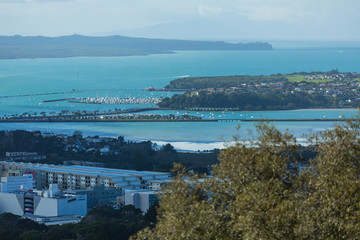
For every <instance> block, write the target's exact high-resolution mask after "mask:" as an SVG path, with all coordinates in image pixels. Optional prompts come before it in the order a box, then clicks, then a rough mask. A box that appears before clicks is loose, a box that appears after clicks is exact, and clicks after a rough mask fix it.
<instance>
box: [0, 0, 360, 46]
mask: <svg viewBox="0 0 360 240" xmlns="http://www.w3.org/2000/svg"><path fill="white" fill-rule="evenodd" d="M359 12H360V0H0V35H15V34H19V35H44V36H60V35H70V34H74V33H77V34H83V35H109V34H127V35H133V36H145V37H159V38H182V39H219V40H231V39H234V40H236V39H258V40H269V39H315V40H316V39H320V40H360V31H359V24H360V14H359Z"/></svg>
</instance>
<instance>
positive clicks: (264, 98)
mask: <svg viewBox="0 0 360 240" xmlns="http://www.w3.org/2000/svg"><path fill="white" fill-rule="evenodd" d="M354 104H355V103H354ZM159 106H160V107H164V108H173V109H187V108H193V107H202V108H203V107H205V108H236V109H237V110H239V111H255V110H291V109H299V108H320V107H323V108H331V107H338V103H337V101H336V99H335V98H326V97H324V96H323V95H320V94H308V93H305V92H301V93H294V94H281V93H279V92H277V91H271V90H269V91H266V92H264V93H262V94H253V93H236V92H234V93H230V94H227V93H224V92H217V93H207V92H205V91H201V92H199V94H198V95H192V94H191V93H185V94H176V95H174V96H173V97H171V98H164V100H163V101H162V102H160V103H159Z"/></svg>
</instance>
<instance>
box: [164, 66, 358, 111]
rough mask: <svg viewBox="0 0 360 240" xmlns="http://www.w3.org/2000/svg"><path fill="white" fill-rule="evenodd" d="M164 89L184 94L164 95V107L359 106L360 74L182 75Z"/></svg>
mask: <svg viewBox="0 0 360 240" xmlns="http://www.w3.org/2000/svg"><path fill="white" fill-rule="evenodd" d="M164 89H169V90H175V89H179V90H180V89H181V90H182V91H184V93H183V94H176V95H174V96H172V97H171V98H164V99H163V100H162V101H161V102H160V103H159V104H158V105H159V106H160V107H162V108H172V109H186V110H194V111H200V110H203V111H204V110H206V109H209V110H211V111H217V110H218V111H226V110H227V109H229V110H230V111H244V110H246V111H254V110H259V111H261V110H292V109H301V108H356V107H358V106H359V105H360V74H358V73H354V72H348V73H342V72H339V71H338V70H332V71H329V72H311V73H306V72H300V73H292V74H276V75H270V76H263V75H261V76H248V75H237V76H218V77H192V78H181V79H176V80H174V81H172V82H170V84H169V85H167V86H165V87H164Z"/></svg>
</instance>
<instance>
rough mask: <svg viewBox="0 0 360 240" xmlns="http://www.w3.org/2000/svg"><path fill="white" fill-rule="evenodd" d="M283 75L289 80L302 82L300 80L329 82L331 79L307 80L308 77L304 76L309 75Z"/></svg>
mask: <svg viewBox="0 0 360 240" xmlns="http://www.w3.org/2000/svg"><path fill="white" fill-rule="evenodd" d="M285 77H286V78H287V79H289V81H290V82H302V81H306V82H331V81H333V80H332V79H313V80H309V79H305V77H310V76H309V75H306V76H305V75H285Z"/></svg>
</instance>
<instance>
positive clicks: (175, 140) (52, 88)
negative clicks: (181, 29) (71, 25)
mask: <svg viewBox="0 0 360 240" xmlns="http://www.w3.org/2000/svg"><path fill="white" fill-rule="evenodd" d="M327 46H328V45H327ZM351 46H352V48H347V47H346V44H344V45H343V46H341V45H337V47H333V48H326V49H320V48H319V49H317V48H314V49H304V48H301V49H300V48H289V49H286V48H283V49H278V50H274V51H180V52H176V53H175V54H160V55H150V56H130V57H109V58H102V57H84V58H82V57H81V58H61V59H16V60H1V61H0V84H1V87H0V115H4V114H7V115H12V114H22V113H24V112H27V113H34V112H37V113H38V114H39V113H40V112H43V111H44V112H48V113H49V112H51V111H53V112H59V111H61V110H69V111H76V110H81V111H82V110H87V111H94V110H96V109H97V110H100V111H108V110H110V109H112V110H113V109H114V108H120V109H126V108H132V107H137V106H141V105H131V104H127V105H120V104H118V105H107V104H101V105H98V104H76V103H68V102H66V101H63V102H53V103H43V102H42V101H43V100H51V99H60V98H72V97H96V96H98V97H99V96H102V97H105V96H108V97H140V98H141V97H149V96H153V97H160V96H162V97H166V96H171V95H172V94H174V93H172V92H148V91H143V90H144V89H145V88H147V87H149V86H154V87H155V88H161V87H163V86H165V85H167V84H168V83H169V82H170V81H171V80H173V79H176V78H179V77H184V76H221V75H243V74H249V75H260V74H264V75H268V74H276V73H292V72H300V71H328V70H331V69H336V68H338V69H339V71H342V72H348V71H350V72H360V64H359V60H358V56H359V53H360V48H359V46H358V45H356V47H354V44H353V45H351ZM60 92H64V93H60ZM39 93H40V94H42V93H58V94H52V95H36V96H22V97H19V96H16V95H29V94H39ZM5 96H7V97H6V98H5ZM168 113H172V114H184V113H185V112H181V111H179V113H178V111H173V112H171V111H169V112H162V113H161V114H168ZM356 113H357V110H356V109H335V110H328V109H327V110H295V111H272V112H227V113H222V112H212V113H211V114H210V112H192V113H191V114H194V115H198V116H201V115H203V117H204V118H209V117H210V116H213V117H214V118H220V119H221V118H251V117H253V118H257V117H260V116H261V117H268V118H324V117H327V118H339V117H341V115H342V114H344V115H345V117H349V116H351V115H354V114H356ZM189 114H190V113H189ZM333 124H334V123H332V122H277V123H275V125H276V126H277V127H278V128H279V129H280V130H282V131H285V130H286V129H289V131H291V132H292V133H294V134H295V135H296V136H297V137H298V138H299V139H302V138H303V136H302V135H303V134H305V133H309V132H316V131H320V130H323V129H326V128H329V127H332V126H333ZM237 125H238V122H200V123H182V122H181V123H174V122H170V123H84V124H83V123H81V124H79V123H26V124H24V123H21V124H20V123H14V124H8V123H7V124H0V130H13V129H25V130H40V131H43V132H54V133H67V134H72V132H73V131H75V130H81V131H83V132H84V133H85V135H95V134H96V135H101V136H112V137H116V136H120V135H121V136H125V138H127V139H130V140H152V141H154V142H157V143H159V144H163V143H166V142H170V143H172V144H173V145H174V146H175V147H177V148H178V149H182V150H198V149H200V150H205V149H211V148H214V147H222V146H223V143H224V141H231V140H232V136H233V135H234V134H237V133H238V134H240V136H241V137H243V138H248V137H249V135H248V133H249V131H250V132H251V131H252V132H254V124H253V123H248V122H246V123H243V122H242V123H241V124H240V125H241V128H240V130H239V132H236V130H235V126H237ZM220 138H221V139H220Z"/></svg>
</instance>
